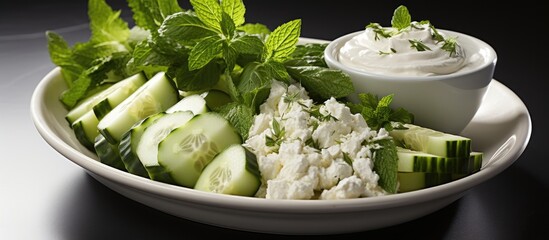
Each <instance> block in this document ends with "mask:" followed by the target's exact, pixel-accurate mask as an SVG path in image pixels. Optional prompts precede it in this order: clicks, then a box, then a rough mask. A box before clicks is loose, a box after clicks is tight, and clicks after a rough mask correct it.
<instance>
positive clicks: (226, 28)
mask: <svg viewBox="0 0 549 240" xmlns="http://www.w3.org/2000/svg"><path fill="white" fill-rule="evenodd" d="M234 24H235V23H234V22H233V20H232V19H231V17H230V16H229V14H227V13H225V12H223V13H222V14H221V22H220V26H221V32H222V33H223V35H224V36H225V37H226V38H228V39H232V38H233V37H234V34H235V31H236V26H235V25H234Z"/></svg>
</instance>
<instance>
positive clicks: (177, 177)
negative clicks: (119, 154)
mask: <svg viewBox="0 0 549 240" xmlns="http://www.w3.org/2000/svg"><path fill="white" fill-rule="evenodd" d="M208 115H216V118H219V119H222V120H223V121H224V124H226V127H230V129H228V130H227V131H226V134H229V133H230V134H229V135H233V136H226V138H225V139H224V140H223V143H222V145H223V146H217V147H218V149H217V151H216V152H215V154H213V155H212V156H211V158H209V159H208V161H209V162H207V163H205V165H204V167H203V168H202V169H201V170H199V172H198V170H197V169H195V168H194V167H192V166H193V165H194V164H195V163H196V161H192V160H190V159H182V160H183V161H181V162H180V165H178V166H177V167H178V169H176V170H181V169H182V168H185V167H189V168H190V169H188V170H187V171H188V172H186V173H185V175H183V174H181V173H178V171H173V169H172V170H162V171H160V170H158V169H157V168H164V169H170V168H171V167H169V165H171V164H169V163H166V161H168V162H170V161H172V160H171V158H169V159H166V157H163V155H161V154H160V153H161V150H162V149H163V148H164V147H166V148H169V147H168V146H172V145H170V143H169V142H171V141H172V139H171V138H175V139H179V137H178V135H187V133H186V132H187V131H189V130H190V129H194V128H192V127H196V126H195V125H196V122H197V121H200V119H202V118H206V117H207V116H208ZM172 134H173V135H172ZM225 141H226V142H225ZM232 144H242V139H241V137H240V135H239V134H238V133H237V132H236V130H235V129H234V127H233V126H232V125H231V124H230V123H229V122H228V120H227V119H225V118H223V117H222V116H221V115H219V114H218V113H216V112H207V113H203V114H198V115H195V116H194V117H193V118H192V119H191V120H189V121H188V122H187V123H186V124H185V125H184V126H181V127H179V128H176V129H174V130H173V131H172V132H171V133H170V134H169V135H168V136H167V137H166V138H164V140H162V141H161V142H160V143H159V145H158V148H159V157H158V164H159V165H158V166H154V167H153V168H152V169H151V167H150V166H145V168H146V169H147V171H148V172H149V175H150V176H151V179H153V180H159V181H171V180H170V179H168V178H167V177H164V176H163V175H164V174H165V173H169V174H171V176H172V179H173V180H174V182H175V184H176V185H179V186H183V187H188V188H194V185H195V184H196V181H197V180H198V177H199V176H200V173H201V171H203V170H204V168H205V167H206V166H207V164H209V163H210V162H211V161H212V160H213V158H214V157H215V156H216V155H217V154H219V153H220V152H222V151H223V150H225V149H226V148H227V147H228V146H230V145H232ZM216 145H217V144H216ZM178 157H179V156H178ZM182 166H185V167H182ZM166 179H167V180H166Z"/></svg>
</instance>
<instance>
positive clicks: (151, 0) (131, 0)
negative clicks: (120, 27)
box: [128, 0, 183, 34]
mask: <svg viewBox="0 0 549 240" xmlns="http://www.w3.org/2000/svg"><path fill="white" fill-rule="evenodd" d="M128 6H129V7H130V9H131V10H132V12H133V19H134V21H135V23H136V25H137V26H139V27H141V28H144V29H147V30H150V31H151V32H152V33H153V34H155V33H156V31H157V30H158V28H159V27H160V25H161V24H162V22H164V19H166V18H167V17H168V16H169V15H172V14H174V13H177V12H181V11H183V10H182V9H181V7H180V6H179V3H178V2H177V0H128Z"/></svg>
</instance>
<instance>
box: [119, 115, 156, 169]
mask: <svg viewBox="0 0 549 240" xmlns="http://www.w3.org/2000/svg"><path fill="white" fill-rule="evenodd" d="M162 115H163V113H158V114H153V115H151V116H148V117H146V118H145V119H143V120H141V121H139V122H138V123H136V124H135V125H134V126H133V127H132V128H131V129H130V130H129V131H127V132H126V133H124V135H123V136H122V140H120V145H119V146H118V148H119V150H120V158H121V159H122V162H123V163H124V166H126V169H127V170H128V172H129V173H133V174H136V175H139V176H142V177H146V178H149V173H147V170H145V167H143V164H142V163H141V161H140V160H139V158H138V157H137V154H136V151H137V144H138V143H139V140H140V139H141V136H142V135H143V131H145V128H146V127H148V126H150V125H151V124H152V123H153V122H154V121H155V120H156V119H158V118H159V117H161V116H162Z"/></svg>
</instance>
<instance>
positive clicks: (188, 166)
mask: <svg viewBox="0 0 549 240" xmlns="http://www.w3.org/2000/svg"><path fill="white" fill-rule="evenodd" d="M241 143H242V139H241V138H240V135H239V134H238V133H237V132H236V130H235V129H234V128H233V127H232V125H231V124H230V123H229V122H228V121H227V120H226V119H225V118H223V117H222V116H221V115H219V114H218V113H215V112H207V113H203V114H199V115H196V116H195V117H193V118H192V119H191V120H190V121H189V122H187V124H185V125H183V126H181V127H179V128H177V129H175V130H174V131H172V132H171V133H170V134H169V135H168V136H167V137H166V138H164V140H162V141H161V142H160V144H159V145H158V162H150V163H149V162H143V165H145V167H146V168H147V171H149V174H151V175H158V176H162V175H170V176H171V177H172V178H173V181H174V183H175V184H178V185H181V186H185V187H190V188H192V187H194V185H195V183H196V181H197V180H198V177H199V176H200V173H202V171H203V170H204V167H206V165H208V164H209V163H210V162H211V161H212V159H213V158H214V156H215V155H217V154H218V153H220V152H221V151H223V150H225V148H227V147H228V146H230V145H232V144H241Z"/></svg>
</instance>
